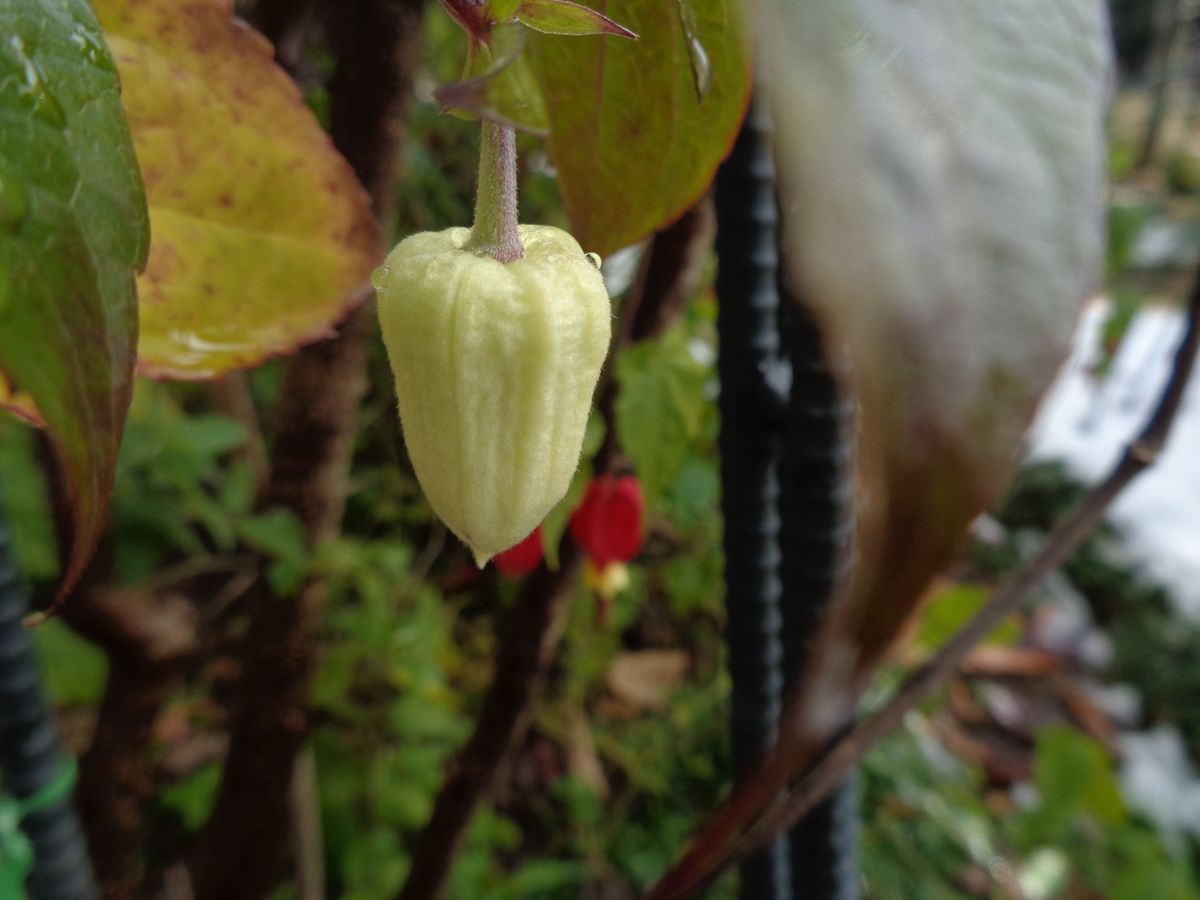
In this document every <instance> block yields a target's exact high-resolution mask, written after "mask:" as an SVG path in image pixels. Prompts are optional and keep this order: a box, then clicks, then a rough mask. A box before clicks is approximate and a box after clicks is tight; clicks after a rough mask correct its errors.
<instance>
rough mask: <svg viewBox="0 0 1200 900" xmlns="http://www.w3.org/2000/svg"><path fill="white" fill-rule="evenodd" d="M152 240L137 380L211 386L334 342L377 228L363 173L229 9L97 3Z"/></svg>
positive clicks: (373, 253)
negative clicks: (116, 70)
mask: <svg viewBox="0 0 1200 900" xmlns="http://www.w3.org/2000/svg"><path fill="white" fill-rule="evenodd" d="M95 8H96V12H97V14H98V15H99V17H100V21H101V22H102V23H103V25H104V29H105V36H106V38H107V40H108V43H109V46H110V47H111V48H112V51H113V55H114V56H115V57H116V60H117V64H118V65H119V66H120V70H121V81H122V84H123V86H124V96H125V105H126V109H127V110H128V114H129V122H130V127H131V129H132V132H133V140H134V144H135V146H136V148H137V154H138V160H139V162H140V163H141V166H142V174H143V177H144V179H145V183H146V192H147V196H148V199H149V204H150V218H151V225H152V230H153V232H154V244H153V247H152V249H151V254H150V262H149V265H148V267H147V269H146V272H145V274H144V275H143V276H142V278H141V279H140V281H139V292H140V295H141V343H140V347H139V370H140V371H141V372H143V373H145V374H148V375H153V376H156V377H167V378H187V379H196V378H209V377H213V376H216V375H220V374H222V373H224V372H227V371H229V370H231V369H237V368H243V367H246V366H253V365H256V364H258V363H260V362H262V361H263V360H264V359H266V358H268V357H271V356H276V355H279V354H284V353H288V352H291V351H293V350H295V349H296V348H297V347H299V346H301V345H302V344H305V343H307V342H309V341H313V340H316V339H318V338H321V337H325V336H327V335H329V334H331V333H332V330H333V328H334V326H335V324H336V323H337V321H338V320H339V319H340V318H341V317H342V316H343V315H344V314H345V313H346V311H347V310H348V309H349V308H350V306H351V305H352V304H353V303H354V302H356V301H357V300H359V299H361V298H363V297H365V296H367V293H366V291H364V290H363V289H364V288H366V287H367V286H368V278H369V276H370V273H371V269H372V268H373V267H374V266H375V265H376V263H377V262H378V261H379V258H380V255H381V247H380V245H379V235H378V225H377V224H376V222H375V220H374V218H373V216H372V214H371V211H370V205H369V201H368V198H367V196H366V193H365V192H364V191H363V189H362V187H361V186H360V185H359V184H358V182H357V180H356V179H355V177H354V173H353V172H352V171H351V169H350V166H349V165H348V164H347V163H346V161H345V160H344V159H342V157H341V156H340V155H339V154H338V153H337V152H336V151H335V150H334V148H333V145H332V143H331V142H330V140H329V138H328V136H327V135H326V134H325V133H324V131H323V130H322V129H321V127H320V125H319V124H318V123H317V121H316V119H315V117H314V116H313V115H312V113H311V112H310V111H309V110H308V108H307V107H306V106H305V104H304V100H303V98H302V97H301V96H300V93H299V91H298V90H297V89H296V86H295V85H294V84H293V82H292V80H291V79H290V78H289V77H288V75H287V73H285V72H284V71H283V70H282V69H281V68H279V67H278V66H277V65H276V64H275V62H274V60H273V57H272V51H271V46H270V44H268V43H267V42H266V41H265V40H264V39H263V38H262V37H261V36H260V35H258V34H257V33H256V32H254V31H253V30H251V29H250V28H249V27H247V26H246V25H244V24H243V23H241V22H239V21H238V20H237V19H235V18H234V17H233V11H232V4H231V2H230V0H185V2H178V0H95Z"/></svg>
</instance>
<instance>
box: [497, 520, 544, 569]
mask: <svg viewBox="0 0 1200 900" xmlns="http://www.w3.org/2000/svg"><path fill="white" fill-rule="evenodd" d="M542 553H543V543H542V526H541V525H539V526H538V527H537V528H535V529H533V531H531V532H529V535H528V537H526V538H525V540H523V541H521V543H519V544H514V545H513V546H511V547H509V548H508V549H507V550H505V551H503V552H501V553H497V554H496V555H495V556H493V557H492V562H494V563H495V564H496V569H497V570H498V571H499V572H500V573H501V574H502V575H509V576H513V577H516V576H520V575H528V574H529V573H530V572H532V571H533V570H534V569H536V568H537V567H538V563H540V562H541V561H542Z"/></svg>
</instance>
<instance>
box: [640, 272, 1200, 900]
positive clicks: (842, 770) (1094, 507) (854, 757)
mask: <svg viewBox="0 0 1200 900" xmlns="http://www.w3.org/2000/svg"><path fill="white" fill-rule="evenodd" d="M1198 348H1200V274H1198V276H1197V281H1196V284H1195V286H1194V287H1193V289H1192V294H1191V297H1190V299H1189V301H1188V308H1187V323H1186V327H1185V330H1184V333H1183V337H1182V338H1181V339H1180V342H1179V347H1178V349H1177V350H1176V352H1175V358H1174V363H1173V366H1172V370H1171V374H1170V377H1169V378H1168V380H1167V382H1166V384H1165V385H1164V387H1163V391H1162V394H1161V395H1160V398H1159V401H1158V404H1157V406H1156V407H1155V408H1154V411H1153V413H1152V414H1151V415H1150V418H1149V419H1148V421H1147V422H1146V425H1145V426H1144V427H1143V429H1142V431H1141V433H1140V434H1139V435H1138V436H1137V437H1136V438H1135V439H1134V440H1133V441H1131V442H1130V444H1129V445H1128V447H1127V448H1126V450H1125V452H1124V453H1123V454H1122V456H1121V459H1120V460H1119V461H1118V462H1117V464H1116V466H1115V467H1114V468H1113V469H1112V471H1111V472H1110V473H1109V475H1108V477H1107V478H1105V479H1104V481H1103V482H1101V483H1100V484H1099V485H1097V486H1096V487H1095V488H1093V489H1092V490H1091V491H1090V492H1089V493H1088V494H1087V496H1086V497H1085V498H1084V499H1083V500H1082V501H1081V503H1080V504H1079V506H1078V507H1077V508H1076V509H1075V510H1074V511H1073V512H1072V513H1070V514H1069V515H1068V516H1067V517H1066V518H1065V519H1064V520H1063V521H1062V522H1061V523H1060V524H1059V525H1058V527H1056V528H1055V529H1054V530H1053V531H1052V532H1051V533H1050V535H1049V536H1048V537H1047V538H1046V542H1045V543H1044V544H1043V546H1042V548H1041V550H1040V551H1039V552H1038V553H1037V554H1036V555H1035V556H1034V557H1033V558H1032V559H1031V560H1029V561H1028V562H1027V563H1026V564H1025V565H1024V566H1022V568H1021V569H1020V570H1019V571H1018V572H1016V573H1015V574H1014V575H1013V576H1012V578H1011V579H1010V580H1009V581H1008V582H1007V584H1005V585H1004V586H1003V587H1001V588H1000V589H999V590H997V591H996V592H995V593H994V594H993V595H992V596H991V598H989V600H988V602H987V604H986V605H985V606H984V607H983V609H981V610H980V611H979V613H978V614H976V616H975V618H973V619H972V620H971V621H970V622H969V623H968V624H967V625H966V626H965V627H964V628H963V629H962V630H961V631H959V632H958V633H957V634H956V635H955V636H954V637H953V638H951V639H950V641H949V642H948V643H947V644H946V645H945V646H944V647H942V649H941V650H940V651H939V652H938V654H937V655H936V656H935V657H934V658H933V659H932V660H930V661H929V662H928V663H926V664H925V665H923V666H922V667H921V668H920V669H918V670H917V671H916V672H914V673H913V674H912V675H911V676H910V677H909V678H908V680H907V681H906V682H905V683H904V685H903V686H902V687H901V688H900V689H899V690H898V691H897V692H896V694H895V695H894V696H893V697H892V698H891V699H890V700H889V701H888V702H887V703H886V704H885V705H884V706H883V707H882V708H881V709H879V710H878V711H877V712H875V713H874V714H872V715H871V716H870V717H868V718H866V719H864V720H863V721H861V722H859V723H858V724H857V725H855V726H854V727H853V728H851V729H850V730H849V731H847V732H846V733H845V734H844V735H842V736H841V737H840V738H838V739H837V740H836V741H835V742H834V743H833V744H832V746H831V747H829V749H828V751H827V752H825V753H824V754H820V753H818V752H809V753H808V754H807V756H806V758H805V759H804V760H803V761H802V765H801V767H800V768H801V771H804V770H807V772H806V774H804V775H803V777H802V778H801V780H799V781H798V782H796V783H795V784H794V786H793V787H792V788H790V789H789V790H788V791H787V793H786V794H785V795H784V797H782V798H781V799H780V800H779V801H778V802H776V803H775V804H774V805H772V806H771V807H770V808H769V809H767V810H766V811H764V812H763V813H761V814H760V815H759V816H758V818H757V820H756V821H755V822H754V823H753V824H752V825H750V826H749V827H748V828H747V829H746V830H745V831H744V832H743V834H742V835H740V836H738V837H737V838H736V840H734V841H733V842H732V843H731V844H728V845H726V846H725V847H724V848H722V849H721V850H720V851H719V852H718V853H716V854H714V855H713V856H712V857H710V858H709V859H707V860H703V861H699V862H702V865H698V864H697V862H698V861H697V860H695V859H693V858H692V856H691V855H689V856H688V857H685V860H684V862H683V863H682V864H681V865H679V866H677V867H676V868H675V869H673V870H671V871H670V872H668V873H667V875H666V876H664V878H663V879H662V880H661V881H660V882H659V884H658V885H657V886H656V887H655V888H654V889H653V890H652V891H651V892H650V895H649V896H650V898H652V900H668V898H670V900H676V898H683V897H690V896H693V895H694V893H695V892H696V891H697V890H699V889H700V888H701V887H703V886H704V885H705V884H708V883H709V882H710V881H711V880H712V879H713V878H715V877H716V876H717V875H719V874H720V873H721V872H722V871H724V870H725V869H726V868H728V867H729V866H731V865H734V864H735V863H736V862H737V861H738V860H740V859H741V858H743V857H744V856H746V855H747V854H749V853H752V852H753V851H754V850H756V849H757V848H758V847H760V846H762V845H763V844H765V843H766V842H767V841H769V840H771V838H772V837H773V836H774V835H776V834H778V833H780V832H781V831H785V830H787V829H788V828H790V827H791V826H792V825H794V824H795V822H796V821H798V820H799V819H800V817H802V816H803V815H804V814H805V813H806V812H807V811H808V810H810V809H811V808H812V807H813V806H814V805H815V804H817V803H819V802H820V801H821V800H822V799H823V798H824V797H825V796H826V795H828V794H829V792H830V791H831V790H833V789H834V788H835V787H836V786H837V785H838V784H839V783H840V782H841V781H842V780H843V779H844V778H845V777H846V774H847V773H848V772H850V771H851V770H852V769H853V768H854V767H855V766H856V765H858V764H859V763H860V762H861V761H862V759H863V757H865V756H866V754H867V753H868V752H869V751H870V750H871V749H872V748H873V747H875V746H876V745H877V744H878V743H879V742H880V741H882V740H883V738H884V737H886V736H887V735H888V734H889V733H890V732H891V731H892V730H893V729H895V728H896V727H897V726H898V725H899V724H900V723H901V721H902V720H903V718H904V716H905V714H906V713H908V711H909V710H911V709H913V708H914V707H916V706H917V705H918V704H920V703H921V702H922V701H924V700H925V699H927V698H928V697H929V696H930V695H931V694H932V693H933V692H934V691H935V690H936V689H937V688H938V687H940V686H941V685H943V684H944V683H946V682H947V681H948V680H949V679H950V678H952V677H953V676H954V674H955V673H956V672H957V671H958V670H959V669H960V668H961V666H962V664H963V661H964V660H965V659H966V658H967V656H968V654H969V653H970V651H971V650H972V649H973V648H974V647H975V646H976V645H977V644H978V643H979V642H980V641H982V640H983V639H984V638H985V637H987V635H988V634H990V633H991V632H992V631H993V629H995V627H996V626H997V625H999V624H1000V623H1001V622H1003V621H1004V619H1005V618H1007V617H1008V616H1009V615H1010V614H1011V613H1012V612H1013V611H1014V610H1015V609H1017V607H1018V606H1019V605H1020V604H1021V602H1022V601H1024V600H1025V599H1026V598H1027V597H1028V595H1029V594H1030V592H1031V591H1032V590H1033V589H1034V588H1035V587H1036V586H1037V585H1038V583H1039V582H1040V581H1041V580H1042V579H1043V578H1044V577H1045V576H1046V575H1048V574H1049V573H1050V572H1052V571H1053V570H1054V569H1056V568H1058V567H1059V566H1060V565H1062V564H1063V562H1065V561H1066V560H1067V559H1068V558H1069V557H1070V555H1071V554H1072V553H1073V552H1074V551H1075V550H1076V549H1078V548H1079V546H1080V545H1081V544H1082V543H1083V542H1084V540H1086V539H1087V537H1088V536H1089V535H1090V534H1091V533H1092V532H1093V531H1094V530H1095V529H1096V528H1097V526H1099V525H1100V524H1101V522H1103V520H1104V515H1105V512H1106V511H1107V509H1108V507H1109V506H1110V505H1111V504H1112V502H1113V500H1114V499H1116V497H1117V496H1118V495H1119V494H1120V493H1121V492H1122V491H1123V490H1124V489H1125V488H1126V487H1127V486H1128V485H1129V483H1130V482H1131V481H1133V479H1134V478H1136V477H1137V476H1138V475H1140V474H1141V473H1142V472H1144V471H1145V470H1146V469H1147V468H1149V467H1150V466H1151V465H1153V464H1154V462H1155V461H1156V460H1157V459H1158V457H1159V455H1160V454H1161V453H1162V450H1163V447H1164V446H1165V444H1166V441H1167V437H1168V436H1169V434H1170V431H1171V426H1172V424H1173V423H1174V421H1175V418H1176V415H1177V414H1178V412H1179V409H1180V405H1181V404H1182V402H1183V396H1184V393H1185V392H1186V390H1187V386H1188V382H1189V380H1190V378H1191V375H1192V372H1193V369H1194V368H1195V363H1196V355H1197V350H1198Z"/></svg>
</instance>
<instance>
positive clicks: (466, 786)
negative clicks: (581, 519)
mask: <svg viewBox="0 0 1200 900" xmlns="http://www.w3.org/2000/svg"><path fill="white" fill-rule="evenodd" d="M579 563H580V556H579V551H578V550H577V549H576V548H575V544H574V542H573V541H571V539H570V537H569V536H564V538H563V541H562V544H561V545H560V547H559V568H558V570H557V571H553V572H552V571H550V570H549V569H547V568H546V567H545V566H542V567H540V568H539V569H538V570H537V571H536V572H534V573H533V574H532V575H530V576H529V577H528V578H527V579H525V582H524V584H522V585H521V593H520V596H519V598H518V600H517V604H516V606H514V607H513V609H512V611H511V612H510V613H509V614H508V623H507V624H508V629H507V634H506V636H505V638H504V641H503V643H502V644H501V646H500V652H499V654H498V655H497V657H496V674H495V677H494V678H493V679H492V683H491V686H490V687H489V688H488V692H487V695H486V696H485V697H484V701H483V707H482V709H481V710H480V713H479V718H478V720H477V721H476V723H475V731H474V733H473V734H472V735H471V738H470V740H469V741H468V742H467V744H466V746H464V747H463V749H462V751H461V752H460V753H459V754H458V757H457V758H456V759H455V761H454V763H453V764H452V765H451V767H450V770H449V773H448V774H447V776H446V780H445V782H443V784H442V787H441V790H440V791H439V792H438V796H437V801H436V803H435V804H434V810H433V815H432V816H431V817H430V820H429V823H428V824H427V825H426V826H425V828H424V830H423V831H422V832H421V835H420V837H419V839H418V840H417V844H416V847H415V849H414V850H413V866H412V869H411V871H410V872H409V875H408V880H407V881H406V882H405V885H404V888H403V890H402V891H401V892H400V894H399V897H400V900H431V898H433V897H437V896H438V895H439V894H440V893H441V891H442V888H443V886H444V884H445V881H446V878H447V876H448V875H449V874H450V865H451V863H452V862H453V861H454V858H455V856H457V854H458V851H459V849H460V848H461V845H462V841H463V839H464V838H465V836H466V832H467V826H468V825H469V824H470V822H471V819H472V817H473V816H474V814H475V810H476V809H477V807H478V806H479V804H480V802H482V800H483V799H484V797H485V796H487V794H489V793H490V791H491V789H492V787H493V785H494V783H495V780H496V775H497V773H498V771H499V770H500V767H501V766H502V765H503V763H504V761H505V760H506V759H507V758H508V756H509V755H510V753H511V752H512V751H513V749H514V748H515V747H516V746H517V744H518V743H519V741H520V739H521V737H522V735H523V734H524V732H525V726H526V724H527V720H528V714H529V710H530V708H531V707H532V705H533V700H534V699H535V697H536V696H537V693H538V690H539V688H540V686H541V682H542V680H543V678H544V677H545V674H546V670H547V669H549V667H550V663H551V662H552V661H553V659H554V654H555V652H556V651H557V650H558V643H559V640H560V638H561V637H562V632H563V628H564V627H565V625H566V605H567V600H568V599H569V598H570V596H571V590H572V588H573V586H574V581H575V576H576V574H577V572H578V570H579Z"/></svg>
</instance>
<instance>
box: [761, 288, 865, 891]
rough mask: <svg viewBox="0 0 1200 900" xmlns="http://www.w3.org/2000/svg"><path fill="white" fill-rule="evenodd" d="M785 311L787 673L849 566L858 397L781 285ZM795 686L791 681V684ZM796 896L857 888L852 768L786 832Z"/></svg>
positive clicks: (797, 666) (804, 311)
mask: <svg viewBox="0 0 1200 900" xmlns="http://www.w3.org/2000/svg"><path fill="white" fill-rule="evenodd" d="M780 295H781V297H782V298H783V302H782V303H781V304H780V307H781V309H780V314H781V321H782V329H783V334H784V340H785V343H786V344H787V348H788V356H789V358H790V360H791V364H792V392H791V400H790V403H789V405H788V415H787V425H786V427H785V429H784V436H783V448H784V449H783V466H782V472H781V476H780V477H781V483H782V487H783V511H782V512H783V634H784V660H785V663H784V665H785V668H786V671H787V673H788V674H789V675H793V674H795V673H798V672H800V671H801V670H802V668H803V666H804V659H805V657H806V656H807V653H808V649H809V648H808V643H809V641H810V640H811V639H812V638H813V635H814V632H815V630H816V626H817V622H818V619H819V618H820V616H821V614H822V613H823V612H824V610H825V607H826V605H827V604H828V602H829V601H830V599H831V597H832V594H833V592H834V589H835V587H836V586H837V585H838V584H839V583H841V581H842V580H843V578H844V577H845V576H846V574H847V572H846V570H847V568H848V567H849V566H850V565H851V561H852V557H851V550H852V545H853V540H854V506H853V504H854V489H855V481H854V447H855V440H854V419H855V416H854V403H853V400H852V399H851V398H849V397H846V396H843V395H842V392H841V391H840V390H839V388H838V385H837V383H836V381H835V378H834V375H833V373H832V372H831V371H830V366H829V365H828V363H827V356H826V348H824V347H822V343H821V335H820V331H819V330H818V328H817V324H816V322H815V321H814V320H813V318H812V315H811V313H810V312H809V310H808V308H807V307H805V306H804V305H803V304H802V303H800V302H797V300H796V298H794V297H792V296H790V293H789V291H788V290H787V288H786V287H784V286H783V285H782V283H781V287H780ZM789 687H790V685H789ZM789 842H790V844H791V852H790V859H791V868H792V884H793V886H794V890H793V895H794V897H795V898H796V900H799V898H801V897H804V898H811V900H854V898H855V897H857V896H858V895H859V877H858V790H857V783H856V779H855V778H854V777H853V776H851V777H850V778H849V779H848V780H847V781H846V782H845V783H844V784H843V785H842V786H841V787H840V788H839V789H838V790H837V791H835V792H834V793H833V794H832V795H830V796H829V798H827V799H826V800H824V801H823V802H822V803H820V804H818V805H817V806H815V807H814V808H813V809H812V811H811V812H809V814H808V815H807V816H805V817H804V818H803V819H801V820H800V822H798V823H797V824H796V826H795V827H794V828H793V829H792V832H791V834H790V835H789Z"/></svg>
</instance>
